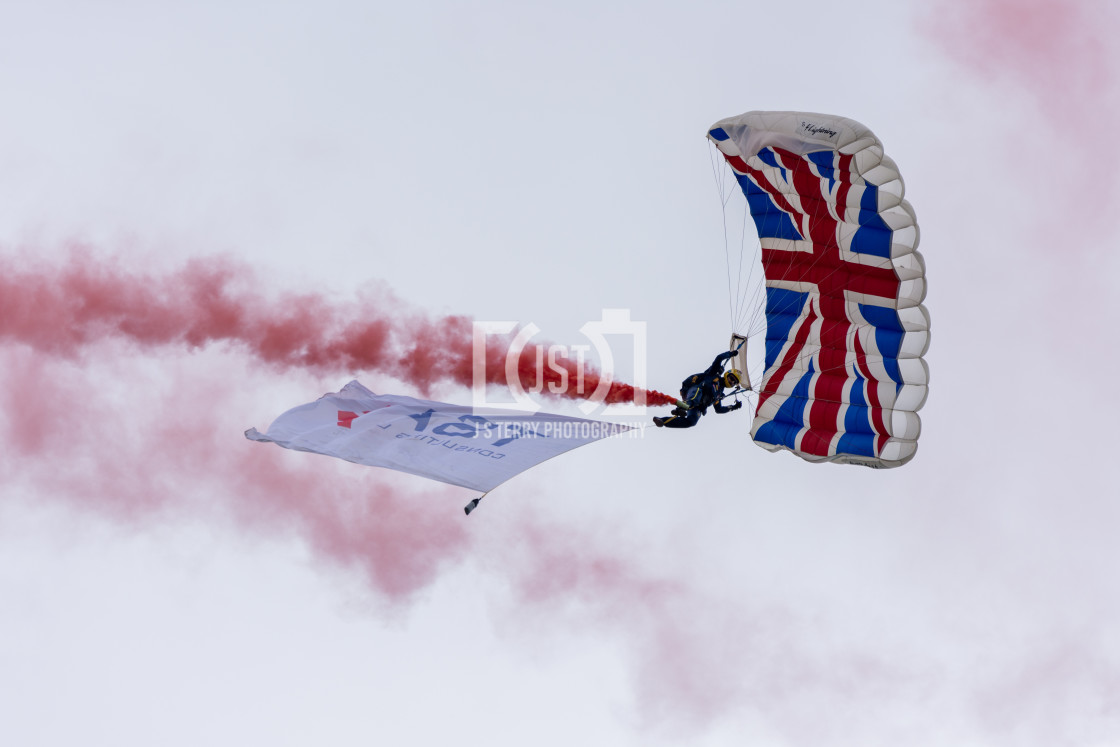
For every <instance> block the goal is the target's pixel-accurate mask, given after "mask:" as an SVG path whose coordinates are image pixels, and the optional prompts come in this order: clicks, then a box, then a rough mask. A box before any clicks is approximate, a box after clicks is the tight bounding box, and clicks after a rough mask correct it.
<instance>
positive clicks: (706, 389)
mask: <svg viewBox="0 0 1120 747" xmlns="http://www.w3.org/2000/svg"><path fill="white" fill-rule="evenodd" d="M733 357H735V353H734V352H733V351H732V352H727V353H720V354H719V355H717V356H716V359H715V360H714V361H712V365H710V366H708V370H706V371H704V372H703V373H698V374H693V375H692V376H689V377H688V378H687V379H685V380H684V381H683V382H681V401H682V402H684V403H685V404H686V405H688V407H687V408H682V407H675V408H673V414H672V415H670V416H669V417H661V418H654V419H653V423H654V425H656V426H657V427H658V428H691V427H692V426H694V425H696V423H697V422H699V420H700V416H701V415H703V414H704V413H705V412H707V410H708V406H709V405H710V406H712V407H713V408H714V409H715V411H716V413H717V414H719V415H723V414H724V413H728V412H734V411H735V410H738V409H739V408H740V407H742V406H743V403H742V402H736V403H735V404H733V405H731V406H730V407H727V406H724V404H723V402H722V397H723V388H724V385H725V382H724V376H723V365H724V364H725V363H726V362H727V361H728V360H730V359H731V358H733ZM732 375H733V374H731V373H728V376H729V377H731V376H732ZM737 384H738V376H737V375H735V376H734V378H733V380H732V383H730V385H731V386H736V385H737Z"/></svg>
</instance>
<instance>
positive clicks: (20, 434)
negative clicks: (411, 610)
mask: <svg viewBox="0 0 1120 747" xmlns="http://www.w3.org/2000/svg"><path fill="white" fill-rule="evenodd" d="M90 353H91V355H90V358H91V362H90V363H88V364H87V365H86V366H83V367H82V368H78V367H76V366H74V365H72V364H70V363H69V362H67V361H65V360H61V359H58V358H55V357H52V356H48V355H44V354H42V353H40V352H37V351H34V350H28V349H26V348H23V349H18V348H15V349H13V348H0V444H3V447H4V448H3V452H2V454H0V478H2V479H0V483H2V484H3V485H4V486H5V490H4V491H3V492H5V493H9V491H10V493H9V494H10V495H11V496H13V497H14V496H18V495H20V494H21V492H22V491H20V489H19V486H20V485H21V484H24V485H27V486H28V487H29V488H30V489H29V490H27V491H25V492H26V494H28V495H33V496H35V499H36V501H42V500H45V499H48V498H50V499H53V500H55V501H62V502H63V503H64V504H67V505H70V506H72V507H74V508H76V509H78V510H80V511H88V512H90V513H92V514H96V515H102V516H105V517H107V518H110V519H113V520H114V521H116V522H118V523H122V524H124V525H139V526H147V525H150V524H152V523H153V522H156V521H159V520H167V519H177V520H180V521H181V520H183V519H187V520H197V519H212V518H214V515H215V514H216V515H217V516H218V517H219V518H221V517H224V518H225V519H226V520H232V521H234V522H235V523H236V524H237V525H238V526H239V527H241V528H242V529H247V530H249V531H250V532H254V533H260V534H262V535H265V536H279V537H290V536H295V537H298V538H300V539H302V540H303V541H304V542H305V543H306V544H307V546H308V547H309V549H311V550H312V551H313V553H314V554H315V555H316V556H317V557H318V558H320V559H322V560H326V561H327V562H328V563H329V564H331V565H335V566H338V567H341V568H343V569H350V570H356V571H358V572H360V573H362V574H363V575H364V576H365V578H366V579H367V580H368V583H369V584H370V587H371V588H372V589H374V590H376V591H377V592H379V594H378V595H377V596H376V597H375V598H376V599H378V600H381V601H386V602H388V603H390V604H395V603H403V602H407V601H408V600H409V599H410V598H411V596H412V595H413V594H414V593H415V592H417V591H418V590H421V589H423V588H425V587H427V586H429V585H430V584H431V583H432V582H433V581H434V580H435V579H436V578H437V577H438V576H439V575H440V573H441V570H442V568H443V566H444V565H445V564H447V563H450V562H453V561H455V560H457V559H458V558H460V557H462V556H463V554H464V553H465V552H466V550H467V548H468V546H469V541H470V538H469V535H468V534H467V533H466V525H465V523H464V522H463V521H462V520H461V513H460V512H459V510H458V506H459V504H460V503H461V502H462V500H463V498H462V496H461V495H460V493H461V491H454V490H448V489H445V488H437V489H434V490H431V491H429V492H430V493H431V494H432V495H434V496H436V497H438V498H440V500H426V498H427V497H428V496H423V495H417V494H416V493H417V492H418V491H417V490H415V489H409V490H408V491H407V494H405V491H403V490H398V489H396V488H394V487H393V486H392V484H391V483H388V482H387V481H385V480H384V479H382V480H380V481H379V482H376V483H373V484H372V485H371V484H370V482H369V481H367V480H366V479H365V478H367V477H368V475H369V472H368V470H358V471H355V470H351V469H348V468H347V467H346V466H345V465H341V468H339V465H334V464H333V463H331V462H330V461H329V460H314V461H310V460H300V459H296V460H293V459H290V458H287V455H285V454H284V453H283V452H280V451H279V450H277V449H261V448H256V445H255V444H252V443H250V442H248V441H245V440H244V439H243V438H241V436H240V431H241V430H242V428H243V425H244V423H243V420H244V417H245V415H244V407H245V405H244V403H243V402H242V401H241V400H243V399H244V398H245V394H244V392H243V391H240V387H239V386H238V385H234V386H231V385H230V381H231V380H234V379H235V377H234V376H231V374H230V372H229V371H228V365H222V362H221V361H220V360H219V361H217V365H216V364H215V361H214V360H213V359H212V357H208V360H206V361H201V362H198V363H194V364H192V362H191V361H190V360H189V357H186V356H180V360H176V359H175V358H174V357H173V356H169V357H164V358H163V359H161V364H163V365H162V366H161V368H163V369H164V371H165V372H167V371H175V370H176V369H178V368H182V367H184V366H186V367H188V368H190V367H191V366H192V365H194V366H197V367H199V368H204V369H206V372H205V373H199V372H194V371H187V372H186V373H185V374H183V373H173V374H172V375H171V376H170V377H169V378H170V381H168V382H166V383H165V384H163V385H160V384H155V383H153V382H152V381H150V380H145V376H143V375H141V376H137V375H136V373H135V371H136V370H140V369H142V361H141V360H139V359H137V358H135V357H133V356H129V355H128V354H127V352H126V351H122V350H120V349H119V346H116V347H113V346H110V347H106V346H105V345H103V344H102V345H94V346H93V347H92V348H91V349H90ZM114 378H116V379H117V380H118V381H119V382H121V383H122V384H123V385H124V391H125V395H124V399H123V401H122V398H121V394H120V393H119V392H110V391H107V390H110V389H112V386H111V385H107V384H106V382H107V381H110V380H112V379H114ZM162 378H167V374H166V373H164V375H163V377H162ZM91 382H97V385H93V384H92V383H91ZM293 464H298V465H299V466H298V467H293V466H292V465H293ZM381 477H384V475H382V476H381Z"/></svg>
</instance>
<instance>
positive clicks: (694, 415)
mask: <svg viewBox="0 0 1120 747" xmlns="http://www.w3.org/2000/svg"><path fill="white" fill-rule="evenodd" d="M699 420H700V411H699V410H686V411H685V413H684V415H673V416H672V417H668V418H654V419H653V422H654V423H657V425H658V427H661V428H691V427H692V426H694V425H696V423H697V422H699ZM658 421H661V422H659V423H658Z"/></svg>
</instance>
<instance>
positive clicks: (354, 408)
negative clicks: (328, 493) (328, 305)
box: [245, 381, 630, 493]
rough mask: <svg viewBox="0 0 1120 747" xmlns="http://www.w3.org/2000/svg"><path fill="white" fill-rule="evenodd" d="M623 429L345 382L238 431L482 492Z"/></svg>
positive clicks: (290, 445) (559, 416)
mask: <svg viewBox="0 0 1120 747" xmlns="http://www.w3.org/2000/svg"><path fill="white" fill-rule="evenodd" d="M628 430H630V428H629V427H628V426H624V425H618V424H615V423H604V422H602V421H598V420H585V419H583V418H573V417H568V416H565V415H553V414H550V413H530V412H520V411H516V410H480V409H474V408H471V407H469V406H466V405H453V404H449V403H447V402H433V401H429V400H423V399H413V398H412V397H402V396H397V395H392V394H374V393H373V392H371V391H370V390H369V389H366V388H365V387H364V386H362V385H361V384H359V383H358V382H357V381H351V382H350V383H349V384H347V385H346V386H344V387H343V388H342V390H341V391H339V392H336V393H333V394H325V395H323V396H322V397H320V398H319V399H318V400H316V401H315V402H311V403H309V404H306V405H300V406H299V407H296V408H293V409H291V410H288V411H287V412H286V413H284V414H283V415H281V416H280V417H279V418H277V419H276V421H275V422H274V423H273V424H272V425H271V426H270V427H269V429H268V433H265V434H262V433H260V432H258V431H257V429H256V428H250V429H249V430H248V431H246V432H245V437H246V438H248V439H250V440H252V441H263V442H272V443H275V444H279V445H280V446H283V447H284V448H287V449H296V450H298V451H311V452H314V453H316V454H326V455H328V456H333V457H338V458H339V459H345V460H347V461H349V462H356V463H358V464H365V465H368V466H371V467H388V468H389V469H395V470H399V471H401V472H408V473H409V474H413V475H419V476H421V477H427V478H430V479H432V480H439V481H440V482H446V483H449V484H451V485H461V486H462V487H465V488H471V489H473V490H479V491H482V492H484V493H485V492H487V491H490V490H492V489H494V488H495V487H497V486H498V485H500V484H501V483H503V482H505V481H506V480H508V479H510V478H511V477H513V476H515V475H517V474H519V473H521V472H524V471H525V470H527V469H529V468H530V467H533V466H534V465H536V464H539V463H541V462H543V461H545V460H546V459H550V458H552V457H554V456H557V455H559V454H563V453H564V452H566V451H570V450H571V449H574V448H576V447H577V446H583V445H585V444H589V443H592V442H593V441H598V440H599V439H601V438H605V437H607V436H613V435H616V434H619V433H622V432H624V431H628Z"/></svg>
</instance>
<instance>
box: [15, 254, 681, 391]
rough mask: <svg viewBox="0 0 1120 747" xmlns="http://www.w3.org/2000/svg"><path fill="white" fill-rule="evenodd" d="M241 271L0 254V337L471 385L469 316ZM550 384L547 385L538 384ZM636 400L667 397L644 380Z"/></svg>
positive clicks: (48, 349)
mask: <svg viewBox="0 0 1120 747" xmlns="http://www.w3.org/2000/svg"><path fill="white" fill-rule="evenodd" d="M254 285H255V282H254V277H253V275H252V273H251V272H250V271H249V270H248V269H247V268H245V267H243V266H240V265H236V264H234V263H233V262H231V261H229V260H225V259H215V258H207V259H202V260H193V261H191V262H189V263H188V264H187V265H186V266H185V267H183V268H182V269H180V270H178V271H176V272H172V273H168V274H164V275H151V274H143V273H137V272H132V271H128V270H125V269H124V268H122V267H121V265H120V262H119V261H117V260H105V259H96V258H94V257H93V256H92V255H91V254H90V253H88V252H73V253H72V254H71V256H70V258H69V260H68V261H67V262H65V263H64V264H62V265H61V266H59V265H52V264H47V263H44V262H35V261H25V262H22V263H20V262H15V261H13V260H11V259H4V260H0V341H13V342H20V343H23V344H25V345H29V346H32V347H34V348H35V349H36V350H40V351H43V352H45V353H50V354H54V355H62V356H68V357H74V356H77V355H79V354H80V352H81V350H82V349H83V348H84V347H85V346H87V345H89V344H91V343H93V342H96V341H99V340H104V339H123V340H127V341H130V342H132V343H134V344H136V345H139V346H141V347H142V348H148V347H153V346H176V345H179V346H186V347H188V348H192V349H193V348H202V347H205V346H207V345H211V344H215V343H228V344H231V345H233V346H235V347H237V348H239V349H244V350H247V351H248V352H249V353H250V354H251V355H252V356H253V357H255V358H257V359H259V360H261V361H263V362H265V363H268V364H271V365H275V366H280V367H292V368H302V369H306V370H310V371H313V372H316V373H328V372H331V373H336V372H339V371H349V372H354V371H374V372H378V373H383V374H387V375H389V376H392V377H394V378H397V379H400V380H402V381H406V382H409V383H411V384H412V385H414V386H416V387H417V389H419V391H420V392H421V393H425V394H426V393H427V392H428V391H429V390H430V389H431V387H432V386H433V385H434V384H437V383H440V382H445V381H449V382H454V383H456V384H459V385H462V386H470V385H471V384H472V379H473V359H472V356H473V335H472V326H471V322H470V320H469V319H467V318H466V317H462V316H449V317H444V318H440V319H431V318H427V317H424V316H422V315H419V314H417V313H415V312H408V311H400V310H399V307H400V303H399V302H397V301H395V300H393V299H391V298H382V299H376V300H365V301H363V302H360V303H342V302H337V301H334V300H331V299H328V298H325V297H323V296H321V295H315V294H288V295H284V296H281V297H279V298H276V299H268V298H265V297H264V296H262V295H261V294H260V293H259V292H257V291H255V290H253V287H254ZM507 349H508V341H506V342H505V345H504V346H503V344H502V342H501V341H500V340H494V339H489V340H488V344H487V346H486V358H487V360H486V374H487V376H486V378H487V381H488V383H490V384H505V383H506V380H505V357H506V351H507ZM535 361H536V348H535V347H534V346H527V347H526V349H525V350H524V351H523V352H522V354H521V357H520V359H519V361H518V364H519V365H518V375H519V377H520V379H521V384H522V386H523V387H525V388H528V387H530V386H532V384H533V383H534V382H535V381H536V379H537V375H538V371H537V367H536V364H535ZM558 363H559V364H560V365H559V367H560V368H563V369H564V372H565V373H561V372H560V371H557V370H554V369H553V368H552V367H549V368H547V369H546V370H544V371H542V372H540V373H541V375H542V379H543V381H544V382H545V383H546V384H549V383H556V384H560V383H561V381H562V379H563V378H564V377H565V374H566V378H567V381H568V382H569V383H573V382H575V381H576V376H577V373H578V371H577V363H576V362H575V361H570V360H569V361H562V362H558ZM600 376H601V375H600V374H599V373H597V372H595V371H585V373H584V380H585V388H584V392H583V393H582V394H581V393H578V392H577V391H576V388H575V386H574V385H570V386H568V387H566V388H565V389H564V390H563V391H561V392H559V393H558V394H557V395H556V396H566V397H570V398H576V399H579V398H589V397H590V396H591V394H592V393H593V392H594V391H595V388H596V387H597V386H598V384H599V381H600ZM545 391H548V392H550V393H551V390H550V389H547V388H546V389H545ZM639 393H640V392H639V391H638V390H636V389H635V388H634V387H633V386H630V385H629V384H624V383H621V382H612V383H611V385H610V388H609V390H608V391H607V395H606V398H605V402H606V403H607V404H617V403H625V402H632V401H634V398H635V395H636V394H639ZM646 398H647V403H648V404H652V405H663V404H667V403H669V402H671V401H672V398H670V397H668V396H666V395H664V394H660V393H658V392H654V391H650V392H647V393H646Z"/></svg>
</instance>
